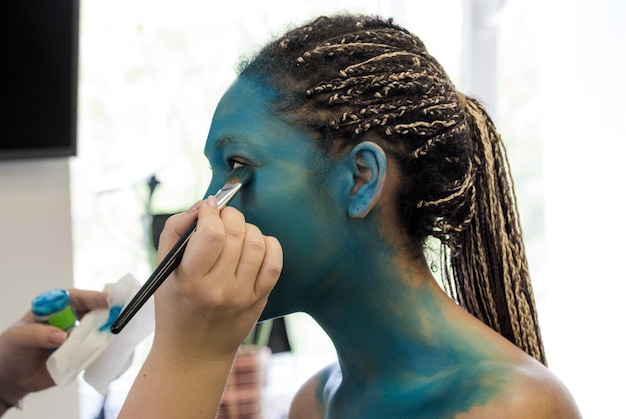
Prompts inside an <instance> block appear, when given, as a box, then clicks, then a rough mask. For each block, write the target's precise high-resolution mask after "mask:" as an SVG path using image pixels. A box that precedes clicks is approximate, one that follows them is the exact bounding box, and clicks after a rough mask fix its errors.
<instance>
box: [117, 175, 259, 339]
mask: <svg viewBox="0 0 626 419" xmlns="http://www.w3.org/2000/svg"><path fill="white" fill-rule="evenodd" d="M250 181H252V171H251V170H250V168H249V167H247V166H239V167H237V168H235V169H234V170H233V171H232V172H231V174H230V176H229V179H228V181H227V182H226V184H224V186H223V187H222V189H220V190H219V191H217V193H216V194H215V198H216V199H217V207H218V209H220V210H221V209H222V208H224V207H225V206H226V205H227V204H228V203H229V202H230V200H231V199H233V197H234V196H235V195H236V194H237V192H238V191H239V190H240V189H241V188H242V187H243V185H246V184H248V183H250ZM197 223H198V222H197V221H194V223H193V224H192V225H191V227H189V229H188V230H187V231H186V232H185V234H183V235H182V236H181V238H180V239H179V240H178V242H177V243H176V244H175V245H174V247H173V248H172V250H170V252H169V253H168V254H167V255H166V256H165V258H163V260H162V261H161V263H159V265H158V266H157V268H156V269H155V270H154V272H153V273H152V275H150V277H149V278H148V280H147V281H146V282H145V283H144V284H143V286H142V287H141V288H140V289H139V291H137V294H135V296H134V297H133V298H132V300H130V302H129V303H128V304H127V305H126V307H124V309H123V310H122V312H121V313H120V315H119V317H118V318H117V319H116V320H115V322H114V323H113V324H112V325H111V332H112V333H114V334H118V333H120V332H121V331H122V329H123V328H124V326H126V325H127V324H128V322H129V321H130V319H132V318H133V317H134V316H135V314H137V312H138V311H139V309H140V308H141V307H142V306H143V305H144V304H145V303H146V301H148V299H149V298H150V297H151V296H152V294H154V292H155V291H156V290H157V288H159V286H161V284H162V283H163V281H165V279H166V278H167V277H168V276H169V275H170V274H171V273H172V272H173V271H174V269H176V267H177V266H178V265H179V264H180V261H181V260H182V259H183V253H184V252H185V248H186V247H187V243H188V242H189V239H190V238H191V235H192V234H193V233H194V232H195V231H196V225H197Z"/></svg>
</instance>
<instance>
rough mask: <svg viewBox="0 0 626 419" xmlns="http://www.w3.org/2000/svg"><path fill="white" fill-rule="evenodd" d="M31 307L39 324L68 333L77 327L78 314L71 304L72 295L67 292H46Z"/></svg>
mask: <svg viewBox="0 0 626 419" xmlns="http://www.w3.org/2000/svg"><path fill="white" fill-rule="evenodd" d="M31 306H32V310H33V314H34V315H35V320H36V321H38V322H39V323H47V324H49V325H52V326H55V327H58V328H59V329H63V330H65V331H66V332H69V331H70V330H72V328H73V327H74V326H75V325H76V321H77V316H76V312H75V311H74V307H72V304H71V300H70V293H69V292H67V291H66V290H60V289H59V290H51V291H47V292H44V293H43V294H40V295H38V296H37V297H35V299H33V301H32V304H31Z"/></svg>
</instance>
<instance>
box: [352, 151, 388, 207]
mask: <svg viewBox="0 0 626 419" xmlns="http://www.w3.org/2000/svg"><path fill="white" fill-rule="evenodd" d="M347 157H348V158H349V159H350V165H351V167H352V168H353V169H352V176H353V179H354V183H353V188H352V193H351V196H350V199H349V204H348V215H349V216H350V217H352V218H364V217H366V216H367V214H369V212H370V211H371V209H372V208H373V207H374V205H376V203H377V202H378V199H379V198H380V196H381V194H382V191H383V187H384V184H385V176H386V174H387V157H386V155H385V152H384V151H383V149H382V148H380V147H379V146H378V145H377V144H375V143H373V142H371V141H366V142H363V143H360V144H358V145H356V146H355V147H354V148H353V149H352V150H351V151H350V154H349V155H348V156H347Z"/></svg>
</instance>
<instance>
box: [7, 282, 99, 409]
mask: <svg viewBox="0 0 626 419" xmlns="http://www.w3.org/2000/svg"><path fill="white" fill-rule="evenodd" d="M69 293H70V299H71V300H72V304H73V305H74V308H75V309H76V314H78V316H79V318H80V317H82V316H83V315H84V314H86V313H87V312H89V311H90V310H94V309H97V308H107V307H108V304H107V299H106V293H104V292H99V291H87V290H79V289H70V290H69ZM65 339H67V333H66V332H64V331H63V330H61V329H58V328H56V327H54V326H49V325H45V324H40V323H36V322H35V317H34V316H33V313H32V311H30V310H29V311H28V312H27V313H26V314H25V315H24V316H23V317H22V318H21V319H20V320H18V321H17V322H16V323H15V324H13V325H12V326H10V327H9V328H7V329H6V330H4V331H3V332H2V334H0V400H1V401H0V414H1V413H2V412H3V410H4V408H5V407H4V406H3V405H4V404H6V403H8V404H15V403H16V402H17V401H18V400H20V399H21V398H22V397H24V396H25V395H27V394H28V393H31V392H33V391H39V390H43V389H45V388H48V387H51V386H53V385H54V381H52V378H50V375H49V374H48V370H47V368H46V365H45V364H46V359H47V358H48V357H49V356H50V349H52V348H57V347H59V346H60V345H61V344H62V343H63V342H65Z"/></svg>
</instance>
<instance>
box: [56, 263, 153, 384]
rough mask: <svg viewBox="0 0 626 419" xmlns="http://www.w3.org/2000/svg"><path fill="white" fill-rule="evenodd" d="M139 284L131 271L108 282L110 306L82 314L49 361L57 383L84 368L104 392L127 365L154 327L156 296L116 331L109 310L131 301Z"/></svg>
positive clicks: (68, 379) (92, 380)
mask: <svg viewBox="0 0 626 419" xmlns="http://www.w3.org/2000/svg"><path fill="white" fill-rule="evenodd" d="M140 286H141V285H140V284H139V282H138V281H137V280H136V279H135V278H134V277H133V276H132V275H125V276H124V277H122V278H121V279H120V280H119V281H117V282H116V283H114V284H107V285H106V286H105V288H104V291H105V292H107V294H108V297H107V300H108V302H109V309H108V310H107V309H100V310H93V311H91V312H89V313H87V314H86V315H85V316H83V318H82V319H81V320H80V324H78V325H77V326H76V327H74V329H72V331H71V333H70V335H69V337H68V338H67V340H66V341H65V342H64V343H63V345H61V346H60V347H59V348H58V349H57V350H56V351H54V353H53V354H52V355H50V357H49V358H48V361H47V362H46V366H47V367H48V372H49V373H50V376H51V377H52V379H53V380H54V382H55V383H56V384H57V385H59V386H63V385H67V384H69V383H71V382H72V381H73V380H74V379H75V378H76V377H77V376H78V374H80V373H81V372H82V371H85V374H84V378H85V381H86V382H87V383H88V384H89V385H91V386H92V387H93V388H94V389H95V390H96V391H98V392H99V393H100V394H102V395H104V394H105V393H106V391H107V389H108V387H109V384H111V382H112V381H113V380H114V379H115V378H116V377H118V376H119V375H120V374H122V373H123V372H124V371H126V369H128V367H129V366H130V363H131V360H132V356H133V353H134V351H135V347H136V346H137V345H138V344H139V342H141V341H142V340H143V339H145V338H146V337H147V336H148V335H149V334H150V333H152V332H153V331H154V303H153V299H152V298H151V299H150V300H148V302H147V303H146V304H145V305H144V306H143V307H142V308H141V309H140V310H139V311H138V312H137V314H136V315H135V316H134V317H133V318H132V320H131V321H130V322H129V323H128V324H127V325H126V326H125V327H124V329H122V331H121V332H120V333H119V334H117V335H114V334H113V333H111V331H110V330H109V327H110V325H111V322H110V320H109V314H110V313H112V312H115V311H119V309H121V307H123V306H125V305H126V304H128V302H129V301H130V300H131V298H132V297H133V296H134V295H135V294H136V293H137V291H138V290H139V288H140ZM118 314H119V313H118Z"/></svg>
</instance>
